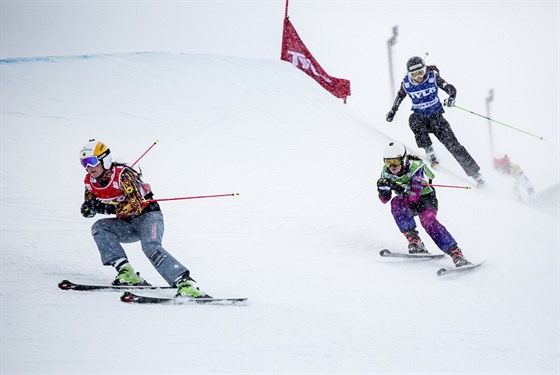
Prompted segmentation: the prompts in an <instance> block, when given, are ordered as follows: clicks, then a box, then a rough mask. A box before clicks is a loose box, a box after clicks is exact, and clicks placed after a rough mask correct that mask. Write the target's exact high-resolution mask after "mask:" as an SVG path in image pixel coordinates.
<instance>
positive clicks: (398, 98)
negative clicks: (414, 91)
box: [385, 84, 406, 122]
mask: <svg viewBox="0 0 560 375" xmlns="http://www.w3.org/2000/svg"><path fill="white" fill-rule="evenodd" d="M404 98H406V91H404V88H403V86H402V84H401V87H400V89H399V91H398V92H397V96H396V97H395V100H394V101H393V106H392V107H391V110H390V111H389V112H388V113H387V115H386V116H385V119H386V120H387V121H388V122H391V121H393V118H394V117H395V114H396V113H397V111H398V110H399V106H400V105H401V103H402V101H403V100H404Z"/></svg>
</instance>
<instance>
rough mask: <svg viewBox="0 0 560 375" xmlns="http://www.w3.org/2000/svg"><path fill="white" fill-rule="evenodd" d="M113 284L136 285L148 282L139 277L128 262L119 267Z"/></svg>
mask: <svg viewBox="0 0 560 375" xmlns="http://www.w3.org/2000/svg"><path fill="white" fill-rule="evenodd" d="M113 285H115V286H137V285H147V286H149V285H150V284H149V283H148V282H146V280H144V279H143V278H141V277H140V274H139V273H138V272H134V268H132V266H131V265H130V264H126V265H124V266H122V267H121V268H120V269H119V274H118V275H117V277H115V280H114V281H113Z"/></svg>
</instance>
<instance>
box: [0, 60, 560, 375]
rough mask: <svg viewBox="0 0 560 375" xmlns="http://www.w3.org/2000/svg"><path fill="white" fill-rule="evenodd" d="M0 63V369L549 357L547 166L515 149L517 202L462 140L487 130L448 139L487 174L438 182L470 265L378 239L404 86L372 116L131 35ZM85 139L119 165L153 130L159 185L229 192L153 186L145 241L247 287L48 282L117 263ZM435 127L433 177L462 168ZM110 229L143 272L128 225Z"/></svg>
mask: <svg viewBox="0 0 560 375" xmlns="http://www.w3.org/2000/svg"><path fill="white" fill-rule="evenodd" d="M0 69H1V77H2V78H1V79H2V85H1V90H2V91H1V97H2V99H1V100H2V102H1V106H2V107H1V116H2V117H1V175H0V183H1V197H0V202H1V282H2V284H1V293H0V297H1V341H0V343H1V357H0V360H1V361H0V362H1V365H0V366H1V367H0V370H1V371H0V372H1V373H3V374H38V373H41V374H86V373H87V374H109V373H135V374H153V373H193V374H194V373H206V374H208V373H406V374H413V373H414V374H418V373H430V374H458V373H462V374H480V373H487V374H497V373H500V374H504V373H531V374H537V373H538V374H545V373H546V374H553V373H558V371H559V370H560V366H559V361H558V355H559V323H558V322H559V297H558V296H559V256H558V243H559V234H558V225H559V222H558V179H557V176H558V175H557V172H556V174H552V176H553V179H552V181H550V179H548V180H546V181H547V182H548V184H545V183H543V181H544V180H543V179H542V178H541V174H540V173H537V172H541V171H539V170H538V169H536V170H535V169H533V170H531V169H530V168H531V167H532V168H539V165H535V164H534V163H531V164H530V165H529V171H530V172H532V174H531V173H529V177H534V181H536V187H537V192H538V193H539V197H538V199H539V200H538V201H537V202H536V203H535V204H534V205H532V206H531V205H527V204H522V203H519V202H517V201H515V200H514V199H513V194H512V189H511V185H512V181H510V180H509V179H507V178H505V177H502V176H498V175H496V174H494V172H493V171H492V169H491V168H490V163H489V161H488V160H486V159H487V155H486V154H484V152H487V151H486V150H485V149H484V148H483V145H481V144H479V143H480V142H478V143H477V142H475V141H474V139H476V137H477V138H478V139H481V137H485V136H486V134H485V133H482V134H481V133H478V134H462V135H461V136H460V139H461V140H462V141H463V142H464V144H465V145H466V146H467V148H468V149H469V150H470V151H471V152H472V153H473V155H475V158H477V159H478V160H479V162H480V163H481V165H482V166H483V172H484V173H485V176H486V178H487V180H488V186H487V187H486V188H485V189H483V190H476V189H473V190H464V189H463V190H461V189H439V190H438V196H439V200H440V213H439V218H440V220H441V221H442V222H443V223H444V224H445V225H446V226H447V228H448V229H449V230H450V231H451V233H452V234H453V235H454V237H455V238H456V239H458V241H459V244H460V245H461V246H462V248H463V250H464V252H465V254H466V256H467V257H468V258H469V259H471V260H483V259H486V260H487V263H486V264H485V265H484V266H483V268H481V269H480V270H479V271H477V272H474V273H471V274H464V275H462V276H460V277H448V278H438V277H436V275H435V272H436V270H437V269H438V268H439V267H442V266H450V265H451V261H450V260H449V258H446V259H443V260H435V261H427V262H410V261H399V260H390V259H389V260H388V259H383V258H381V257H379V256H378V252H379V250H381V249H382V248H385V247H388V248H391V249H395V250H399V249H403V248H404V247H405V244H406V241H405V239H404V238H403V236H402V235H401V234H400V233H399V232H398V230H397V228H396V226H395V224H394V222H393V220H392V217H391V215H390V212H389V207H388V206H384V205H382V204H381V203H380V202H379V201H378V199H377V196H376V191H375V181H376V179H377V177H378V174H379V171H380V168H381V164H382V162H381V153H382V150H383V148H384V147H385V145H386V144H387V143H388V142H389V141H390V140H391V139H392V138H391V136H390V134H391V135H393V136H394V135H395V134H402V135H403V138H402V139H401V140H402V141H403V142H405V143H406V144H407V145H408V146H410V147H411V149H415V148H414V145H413V144H411V142H410V140H411V138H410V134H408V133H409V131H408V129H407V128H406V118H407V112H408V108H407V107H408V103H404V104H403V107H402V108H401V111H400V112H399V117H398V118H397V123H396V125H397V126H398V127H389V126H387V125H386V124H384V123H382V122H381V123H380V122H379V121H377V120H376V121H372V119H371V118H365V117H361V116H359V115H357V113H363V111H359V110H355V108H353V107H352V105H351V103H352V102H351V100H352V99H350V104H349V105H347V106H344V105H342V104H341V103H340V101H338V100H335V99H334V98H333V97H332V96H330V94H328V93H326V92H324V91H323V89H322V88H321V87H320V86H319V85H317V84H316V83H315V82H314V81H312V80H311V79H309V78H307V77H306V76H304V75H303V73H301V72H299V71H298V70H296V69H294V68H293V67H291V66H290V65H289V64H287V63H285V62H281V61H276V60H274V61H272V60H253V59H243V58H228V57H221V56H211V55H188V54H165V53H133V54H116V55H84V56H63V57H52V58H42V59H21V60H3V61H2V62H1V63H0ZM407 100H408V99H407ZM376 111H379V112H381V109H379V108H377V109H376ZM454 115H455V116H457V114H456V113H455V114H453V113H450V116H454ZM389 133H390V134H389ZM552 134H557V133H554V132H553V133H552ZM405 137H406V138H405ZM516 137H517V136H513V135H512V138H511V139H512V144H517V143H516V142H518V138H516ZM90 138H97V139H100V140H103V141H104V142H106V143H107V144H108V145H109V147H110V148H111V150H112V153H113V155H114V157H115V158H117V159H119V160H121V161H127V162H129V163H132V162H133V161H135V160H136V159H137V158H138V157H139V156H140V155H141V154H142V152H143V151H144V150H145V149H147V148H148V147H149V146H150V145H151V144H152V143H153V142H154V140H159V143H158V145H157V146H156V147H155V148H154V149H152V151H150V153H148V154H147V155H146V156H145V157H144V158H143V159H142V160H141V162H140V163H139V165H140V167H141V168H142V170H143V172H144V176H145V180H146V181H148V182H150V183H151V185H152V187H153V189H154V191H155V193H156V196H157V197H159V198H167V197H178V196H189V195H204V194H222V193H233V192H238V193H240V195H239V196H237V197H235V198H233V197H229V198H215V199H200V200H190V201H176V202H165V203H162V208H163V211H164V215H165V219H166V226H167V228H166V229H167V232H166V235H165V237H164V246H165V247H166V248H167V249H168V250H170V251H171V252H172V253H173V254H174V255H175V256H176V257H177V258H179V259H180V260H182V261H183V262H184V263H185V264H186V265H187V266H188V267H189V268H190V269H191V272H192V275H193V277H194V278H195V279H196V280H197V281H198V282H199V284H200V285H201V287H202V288H203V289H204V290H205V291H207V292H208V293H210V294H212V295H215V296H220V297H222V296H223V297H230V296H246V297H248V298H249V301H250V303H249V304H248V305H247V306H243V307H232V306H135V305H126V304H124V303H121V302H120V301H119V300H118V294H117V293H79V292H65V291H60V290H58V289H57V287H56V284H57V282H59V281H60V280H62V279H64V278H68V279H71V280H74V281H84V282H86V281H87V282H96V283H109V282H110V281H111V280H112V278H113V277H114V274H115V273H114V270H113V269H111V268H108V267H102V266H101V264H100V262H99V256H98V254H97V250H96V247H95V245H94V243H93V241H92V239H91V236H90V234H89V228H90V226H91V224H92V223H93V220H91V219H84V218H82V217H81V215H80V214H79V206H80V204H81V202H82V195H83V186H82V179H83V176H84V171H83V169H82V168H81V167H80V165H79V163H78V151H79V150H80V148H81V146H82V145H83V144H84V143H85V142H87V140H88V139H90ZM552 138H554V137H552ZM501 139H502V141H503V140H504V138H501ZM549 142H552V143H553V145H554V142H557V140H554V139H552V140H551V141H549ZM527 143H530V142H529V141H528V142H527ZM549 144H550V143H549ZM549 144H547V145H545V146H543V149H544V150H545V152H549V151H548V150H550V149H551V148H550V146H549ZM440 146H441V145H439V144H437V150H438V152H439V154H440V157H441V159H442V165H441V167H440V168H438V169H437V170H436V175H437V176H436V180H435V182H436V183H442V184H458V185H466V184H469V183H470V182H471V181H470V180H469V179H468V178H467V177H466V176H465V175H464V174H463V173H462V171H461V170H460V168H459V166H458V165H457V164H456V163H455V161H454V160H453V159H452V158H451V156H450V155H449V154H448V153H447V152H446V151H445V150H444V149H443V147H440ZM484 146H485V145H484ZM556 152H557V151H556ZM517 153H518V154H521V152H517ZM554 155H556V156H557V153H556V154H549V156H550V157H554ZM522 166H523V165H522ZM537 174H538V176H537ZM551 183H552V185H551ZM539 207H540V208H539ZM545 207H546V209H545ZM421 233H422V234H423V238H424V240H425V242H426V243H427V245H428V246H429V247H430V248H431V249H432V251H433V252H437V251H438V250H437V248H436V247H435V245H434V244H433V242H432V241H431V240H430V239H429V238H428V237H427V235H425V234H424V232H423V231H421ZM126 249H127V251H128V252H129V256H130V259H131V262H132V263H133V265H134V266H135V268H136V269H137V270H139V271H141V273H142V275H143V276H144V277H145V278H146V279H148V280H149V281H151V282H152V283H154V284H160V283H163V280H162V279H161V278H160V277H159V275H158V274H157V273H156V271H155V270H154V269H153V268H152V267H151V266H150V265H149V263H148V262H147V260H145V259H144V258H143V255H142V253H141V251H140V249H139V246H138V244H131V245H126ZM149 293H150V294H158V292H149ZM159 293H161V294H165V293H163V292H159ZM169 293H170V292H168V293H167V294H169Z"/></svg>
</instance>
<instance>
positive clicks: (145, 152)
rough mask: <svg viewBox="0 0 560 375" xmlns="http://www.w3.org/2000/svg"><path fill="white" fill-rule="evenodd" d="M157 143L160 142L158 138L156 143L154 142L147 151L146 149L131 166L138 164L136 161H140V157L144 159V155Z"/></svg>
mask: <svg viewBox="0 0 560 375" xmlns="http://www.w3.org/2000/svg"><path fill="white" fill-rule="evenodd" d="M157 143H158V140H157V139H156V140H155V141H154V143H152V145H151V146H150V147H149V148H148V149H147V150H146V151H144V153H143V154H142V155H141V156H140V157H139V158H138V159H137V160H136V161H135V162H134V163H133V164H132V165H131V166H130V168H133V167H134V166H135V165H136V163H138V162H139V161H140V159H142V158H143V157H144V155H146V154H147V153H148V151H150V150H151V149H152V147H154V146H155V145H157Z"/></svg>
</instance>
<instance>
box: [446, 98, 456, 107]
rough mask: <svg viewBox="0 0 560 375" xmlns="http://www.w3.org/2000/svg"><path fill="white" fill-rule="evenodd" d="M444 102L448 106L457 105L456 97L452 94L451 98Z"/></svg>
mask: <svg viewBox="0 0 560 375" xmlns="http://www.w3.org/2000/svg"><path fill="white" fill-rule="evenodd" d="M443 104H444V105H446V106H447V107H453V106H454V105H455V98H454V97H452V96H450V97H449V98H447V99H445V100H444V101H443Z"/></svg>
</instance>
